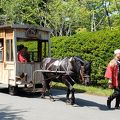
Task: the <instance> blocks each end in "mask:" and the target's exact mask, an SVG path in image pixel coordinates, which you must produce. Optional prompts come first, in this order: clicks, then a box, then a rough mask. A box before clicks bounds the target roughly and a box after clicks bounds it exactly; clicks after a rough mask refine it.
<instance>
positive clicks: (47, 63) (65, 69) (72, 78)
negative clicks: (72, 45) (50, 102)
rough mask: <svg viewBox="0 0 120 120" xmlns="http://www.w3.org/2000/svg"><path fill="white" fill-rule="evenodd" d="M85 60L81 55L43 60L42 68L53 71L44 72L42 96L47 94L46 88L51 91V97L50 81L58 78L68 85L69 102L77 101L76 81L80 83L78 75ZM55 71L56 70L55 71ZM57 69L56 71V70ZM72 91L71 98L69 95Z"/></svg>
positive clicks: (67, 96)
mask: <svg viewBox="0 0 120 120" xmlns="http://www.w3.org/2000/svg"><path fill="white" fill-rule="evenodd" d="M82 62H83V61H81V59H80V58H79V57H66V58H64V59H54V58H45V59H43V61H42V69H43V70H50V71H51V72H42V73H43V76H44V80H43V89H44V92H43V94H42V97H44V95H45V91H46V89H47V90H48V91H49V94H50V98H52V96H51V93H50V85H49V84H50V82H51V80H57V81H60V82H63V83H64V84H65V85H66V86H67V95H66V98H67V102H69V103H70V104H74V103H75V96H74V92H75V90H74V88H73V85H74V84H75V83H79V79H77V78H78V76H81V74H80V70H81V65H82V64H83V63H82ZM53 71H54V72H53ZM55 71H56V72H55ZM70 93H71V98H69V95H70Z"/></svg>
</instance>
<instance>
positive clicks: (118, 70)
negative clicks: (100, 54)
mask: <svg viewBox="0 0 120 120" xmlns="http://www.w3.org/2000/svg"><path fill="white" fill-rule="evenodd" d="M114 55H115V56H114V59H113V60H111V61H110V62H109V64H108V66H107V69H106V73H105V77H106V78H108V79H109V80H108V87H109V88H112V89H113V90H114V91H113V93H112V95H110V96H109V97H108V100H107V107H108V108H111V102H112V100H113V99H114V98H116V104H115V108H116V109H118V108H119V104H120V49H117V50H115V51H114Z"/></svg>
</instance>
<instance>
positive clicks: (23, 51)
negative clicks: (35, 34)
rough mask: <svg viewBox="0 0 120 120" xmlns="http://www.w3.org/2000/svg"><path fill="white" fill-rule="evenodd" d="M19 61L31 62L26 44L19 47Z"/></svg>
mask: <svg viewBox="0 0 120 120" xmlns="http://www.w3.org/2000/svg"><path fill="white" fill-rule="evenodd" d="M18 61H19V62H22V63H23V62H30V53H29V52H28V48H27V47H24V45H20V46H19V47H18Z"/></svg>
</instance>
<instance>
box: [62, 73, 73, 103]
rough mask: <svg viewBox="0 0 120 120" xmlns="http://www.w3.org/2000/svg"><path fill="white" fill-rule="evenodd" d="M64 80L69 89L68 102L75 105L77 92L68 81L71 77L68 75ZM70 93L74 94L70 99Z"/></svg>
mask: <svg viewBox="0 0 120 120" xmlns="http://www.w3.org/2000/svg"><path fill="white" fill-rule="evenodd" d="M62 79H63V80H64V82H65V84H66V86H67V87H68V90H67V95H66V99H67V102H68V103H70V104H71V105H73V104H74V103H75V96H74V92H75V90H74V88H73V86H72V85H71V83H70V82H69V81H68V80H69V77H68V76H67V75H66V76H63V77H62ZM70 93H72V96H71V98H70V99H69V95H70Z"/></svg>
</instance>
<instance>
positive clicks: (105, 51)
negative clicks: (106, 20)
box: [51, 30, 120, 81]
mask: <svg viewBox="0 0 120 120" xmlns="http://www.w3.org/2000/svg"><path fill="white" fill-rule="evenodd" d="M119 31H120V30H112V31H110V30H103V31H98V32H83V33H79V34H75V35H73V36H70V37H53V38H51V40H52V47H51V53H52V57H54V58H63V57H66V56H81V57H82V58H83V59H84V60H86V61H92V73H91V78H92V80H94V81H97V80H102V79H104V73H105V69H106V66H107V64H108V62H109V61H110V60H111V59H112V58H113V52H114V50H115V49H118V48H120V32H119Z"/></svg>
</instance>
